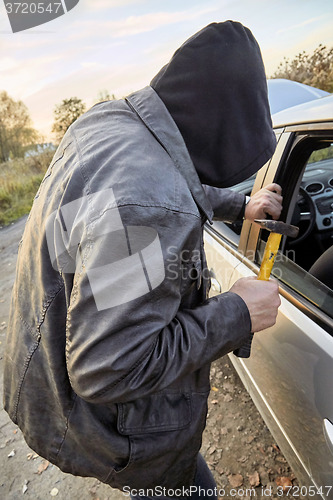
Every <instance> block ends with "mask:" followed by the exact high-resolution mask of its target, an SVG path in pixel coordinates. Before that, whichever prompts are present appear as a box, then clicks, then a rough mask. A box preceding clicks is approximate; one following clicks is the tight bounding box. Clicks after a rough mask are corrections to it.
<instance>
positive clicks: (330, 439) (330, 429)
mask: <svg viewBox="0 0 333 500" xmlns="http://www.w3.org/2000/svg"><path fill="white" fill-rule="evenodd" d="M324 434H325V438H326V442H327V444H328V446H329V448H330V450H331V452H332V453H333V424H332V422H331V421H330V420H328V419H327V418H324Z"/></svg>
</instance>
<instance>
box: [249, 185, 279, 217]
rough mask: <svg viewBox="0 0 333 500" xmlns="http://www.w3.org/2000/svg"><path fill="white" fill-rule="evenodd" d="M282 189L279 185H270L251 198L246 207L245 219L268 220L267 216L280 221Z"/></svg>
mask: <svg viewBox="0 0 333 500" xmlns="http://www.w3.org/2000/svg"><path fill="white" fill-rule="evenodd" d="M281 193H282V189H281V186H279V185H278V184H268V186H266V187H264V188H262V189H260V191H258V192H257V193H256V194H254V195H253V196H251V199H250V201H249V203H248V204H247V205H246V207H245V219H248V220H250V221H252V222H253V221H254V219H266V218H267V214H269V215H271V216H272V217H273V219H275V220H278V218H279V217H280V213H281V210H282V196H281Z"/></svg>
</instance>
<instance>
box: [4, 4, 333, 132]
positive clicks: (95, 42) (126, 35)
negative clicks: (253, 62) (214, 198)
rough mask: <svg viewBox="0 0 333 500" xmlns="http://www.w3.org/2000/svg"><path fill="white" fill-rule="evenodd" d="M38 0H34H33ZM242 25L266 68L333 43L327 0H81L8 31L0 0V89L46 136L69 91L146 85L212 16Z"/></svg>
mask: <svg viewBox="0 0 333 500" xmlns="http://www.w3.org/2000/svg"><path fill="white" fill-rule="evenodd" d="M36 1H37V0H36ZM227 19H232V20H235V21H240V22H242V23H243V24H245V25H246V26H248V27H249V28H250V29H251V31H252V32H253V34H254V35H255V37H256V38H257V40H258V42H259V44H260V46H261V50H262V54H263V59H264V62H265V67H266V73H267V75H268V76H269V75H271V74H272V73H273V72H274V71H275V69H276V68H277V66H278V64H279V62H280V61H281V60H282V59H283V57H284V56H286V57H293V56H295V55H296V54H298V53H299V52H301V51H302V50H305V51H307V52H311V51H313V50H314V49H315V48H316V47H317V46H318V45H319V43H322V44H324V45H327V46H329V47H332V46H333V2H332V0H316V1H313V0H270V1H268V0H221V1H217V0H205V1H199V0H177V1H176V0H168V1H159V0H154V1H153V0H90V2H89V1H88V0H80V2H79V4H78V5H77V6H76V7H75V8H74V9H73V10H71V11H70V12H68V13H67V14H66V15H64V16H62V17H59V18H58V19H56V20H54V21H51V22H49V23H47V24H44V25H42V26H39V27H37V28H33V29H30V30H26V31H24V32H21V33H15V34H13V33H12V32H11V29H10V24H9V20H8V18H7V15H6V11H5V7H4V4H3V2H1V4H0V90H6V91H7V92H8V93H9V95H10V96H11V97H13V98H14V99H16V100H17V99H21V100H23V102H24V103H25V104H26V105H27V106H28V109H29V112H30V115H31V117H32V120H33V125H34V127H35V128H37V130H39V131H40V132H42V133H43V134H44V135H45V138H46V139H47V140H51V139H52V136H51V135H50V131H51V126H52V122H53V110H54V106H55V105H56V104H58V103H60V102H61V101H62V100H63V99H65V98H69V97H72V96H77V97H79V98H81V99H82V100H83V101H84V102H85V103H86V105H87V107H90V106H91V105H93V104H94V102H95V101H96V98H97V96H98V94H99V92H101V91H105V90H107V91H108V92H109V93H110V94H115V95H116V96H117V97H123V96H124V95H126V94H128V93H130V92H132V91H134V90H137V89H139V88H141V87H144V86H145V85H147V84H148V83H149V81H150V80H151V78H152V77H153V76H154V75H155V73H156V72H157V71H158V70H159V69H160V67H161V66H163V65H164V64H165V63H166V62H167V61H168V60H169V59H170V57H171V56H172V54H173V52H174V51H175V50H176V49H177V48H178V46H179V45H180V44H181V43H183V42H184V41H185V40H186V39H187V38H188V37H189V36H191V35H192V34H193V33H195V32H196V31H198V30H199V29H201V28H202V27H204V26H206V25H207V24H209V23H211V22H215V21H216V22H220V21H225V20H227Z"/></svg>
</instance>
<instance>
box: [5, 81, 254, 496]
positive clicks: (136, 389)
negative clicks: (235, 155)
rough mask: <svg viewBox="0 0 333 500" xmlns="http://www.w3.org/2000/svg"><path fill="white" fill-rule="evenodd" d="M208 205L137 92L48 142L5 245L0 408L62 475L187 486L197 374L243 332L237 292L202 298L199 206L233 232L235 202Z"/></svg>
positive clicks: (202, 411) (161, 115)
mask: <svg viewBox="0 0 333 500" xmlns="http://www.w3.org/2000/svg"><path fill="white" fill-rule="evenodd" d="M207 193H208V196H209V197H211V203H210V202H209V200H208V197H207V196H206V194H205V192H204V191H203V188H202V185H201V184H200V182H199V179H198V177H197V174H196V171H195V169H194V167H193V164H192V162H191V160H190V157H189V154H188V152H187V149H186V147H185V145H184V142H183V139H182V137H181V135H180V133H179V131H178V129H177V127H176V125H175V123H174V122H173V120H172V118H171V116H170V115H169V113H168V111H167V109H166V108H165V106H164V104H163V103H162V101H161V100H160V98H159V97H158V96H157V94H156V93H155V92H154V90H153V89H152V88H151V87H146V88H145V89H143V90H141V91H139V92H136V93H134V94H132V95H131V96H130V97H129V98H128V99H127V100H120V101H112V102H105V103H101V104H98V105H96V106H95V107H93V108H92V109H91V110H90V111H89V112H87V113H86V114H85V115H83V116H82V117H81V118H80V119H79V120H77V122H76V123H75V124H73V125H72V126H71V127H70V129H69V131H68V132H67V133H66V135H65V137H64V139H63V141H62V143H61V144H60V146H59V148H58V151H57V152H56V155H55V157H54V160H53V162H52V164H51V165H50V167H49V169H48V171H47V173H46V175H45V178H44V180H43V181H42V184H41V186H40V188H39V191H38V193H37V195H36V197H35V200H34V204H33V208H32V210H31V213H30V216H29V218H28V221H27V224H26V228H25V231H24V235H23V238H22V241H21V242H20V247H19V256H18V263H17V275H16V281H15V285H14V290H13V296H12V304H11V311H10V321H9V329H8V337H7V346H6V354H5V373H4V404H5V409H6V411H7V412H8V413H9V415H10V417H11V418H12V420H13V421H14V422H15V423H16V424H17V425H18V426H19V427H20V429H22V431H23V434H24V437H25V439H26V441H27V443H28V445H29V446H30V447H31V448H32V449H33V450H35V451H36V452H37V453H38V454H40V455H41V456H43V457H45V458H46V459H48V460H49V461H50V462H52V463H54V464H56V465H58V466H59V467H60V468H61V469H62V470H63V471H65V472H70V473H72V474H75V475H80V476H93V477H96V478H98V479H99V480H101V481H103V482H105V483H108V484H110V485H111V486H114V487H118V488H122V487H123V486H124V485H127V486H131V487H132V488H145V487H152V486H156V485H159V486H167V487H179V486H183V485H184V486H187V485H190V484H191V483H192V481H193V477H194V474H195V464H196V455H197V453H198V451H199V449H200V445H201V436H202V431H203V429H204V427H205V419H206V410H207V397H208V393H209V389H210V387H209V369H210V363H211V361H213V360H214V359H216V358H218V357H220V356H223V355H224V354H226V353H227V352H229V351H232V350H233V349H235V348H237V347H239V346H241V345H242V343H243V342H244V341H246V340H247V339H248V336H249V332H250V317H249V313H248V310H247V307H246V305H245V303H244V302H243V300H242V299H241V298H240V297H239V296H238V295H236V294H233V293H230V292H229V293H225V294H222V295H219V296H216V297H214V298H211V299H208V300H206V299H207V293H208V286H209V278H208V276H207V274H206V273H204V272H203V271H204V270H205V257H204V250H203V236H202V228H203V223H204V222H205V221H206V220H207V218H208V219H211V218H212V215H213V212H212V206H213V207H214V208H215V209H216V213H220V212H221V213H222V212H223V213H224V214H225V218H226V219H228V220H233V219H235V218H236V216H237V214H238V213H239V212H240V209H241V206H242V204H243V201H244V197H243V196H240V195H236V194H232V193H231V192H230V191H229V190H226V191H225V192H223V191H221V192H220V194H219V196H220V199H217V196H218V190H214V189H210V188H208V189H207ZM221 194H223V196H222V197H221ZM124 242H125V243H124Z"/></svg>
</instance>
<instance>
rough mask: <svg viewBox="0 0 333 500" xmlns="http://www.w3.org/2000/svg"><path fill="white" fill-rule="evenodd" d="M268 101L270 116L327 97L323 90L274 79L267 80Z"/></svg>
mask: <svg viewBox="0 0 333 500" xmlns="http://www.w3.org/2000/svg"><path fill="white" fill-rule="evenodd" d="M267 88H268V99H269V106H270V109H271V114H272V115H274V114H275V113H278V112H279V111H282V110H283V109H286V108H291V107H292V106H297V105H298V104H302V103H304V102H308V101H313V100H315V99H319V98H321V97H325V96H328V95H329V92H326V91H325V90H321V89H317V88H315V87H310V85H305V84H304V83H300V82H295V81H293V80H287V79H286V78H276V79H275V78H274V79H269V80H267Z"/></svg>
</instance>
